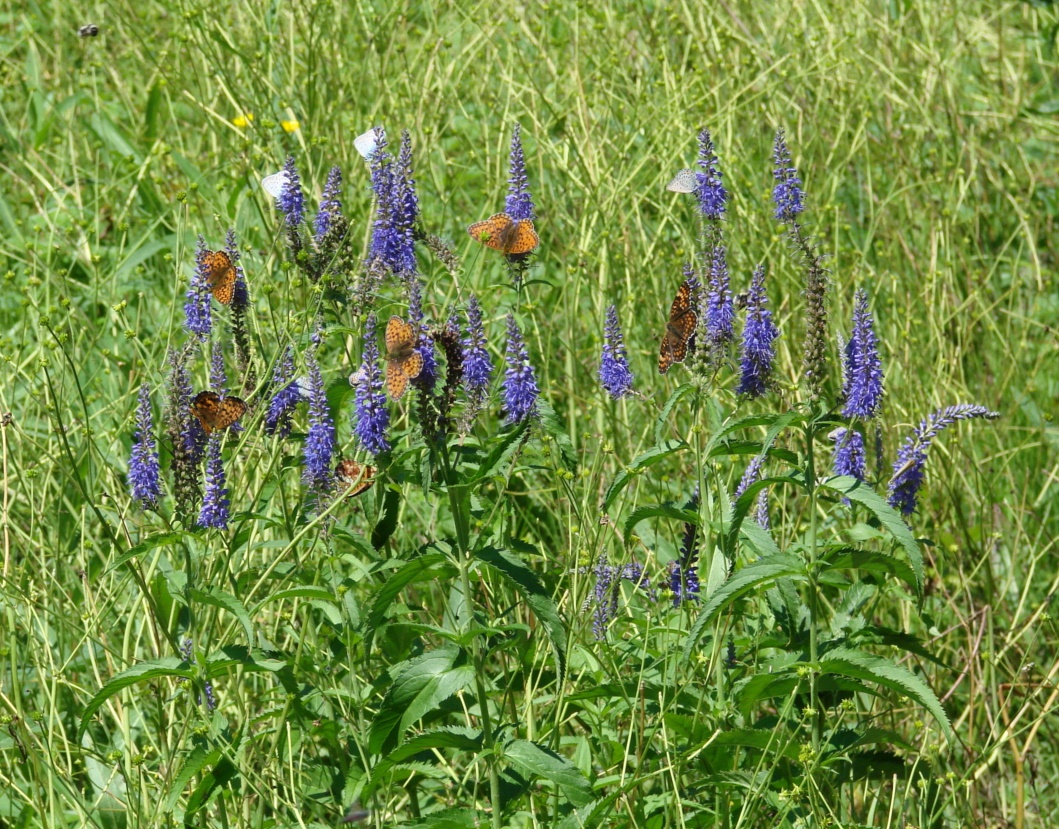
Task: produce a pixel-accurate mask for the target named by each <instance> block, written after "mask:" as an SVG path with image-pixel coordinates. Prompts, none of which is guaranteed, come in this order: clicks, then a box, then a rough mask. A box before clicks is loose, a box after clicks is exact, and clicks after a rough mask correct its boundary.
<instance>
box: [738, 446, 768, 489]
mask: <svg viewBox="0 0 1059 829" xmlns="http://www.w3.org/2000/svg"><path fill="white" fill-rule="evenodd" d="M765 457H766V456H765V455H755V456H754V459H753V460H752V461H750V463H748V464H747V467H746V471H745V472H743V477H742V478H740V479H739V485H738V486H736V488H735V497H736V499H738V498H739V497H740V496H741V495H742V494H743V493H744V492H746V491H747V490H748V489H750V487H751V486H752V485H753V484H755V483H756V482H757V479H758V478H759V477H760V476H761V468H762V467H763V466H764V465H765Z"/></svg>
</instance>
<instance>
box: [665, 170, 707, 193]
mask: <svg viewBox="0 0 1059 829" xmlns="http://www.w3.org/2000/svg"><path fill="white" fill-rule="evenodd" d="M698 189H699V175H698V173H696V172H695V171H694V170H681V171H680V172H679V173H677V174H676V175H675V176H673V180H672V181H671V182H669V184H667V185H666V190H671V191H672V192H674V193H694V192H695V191H696V190H698Z"/></svg>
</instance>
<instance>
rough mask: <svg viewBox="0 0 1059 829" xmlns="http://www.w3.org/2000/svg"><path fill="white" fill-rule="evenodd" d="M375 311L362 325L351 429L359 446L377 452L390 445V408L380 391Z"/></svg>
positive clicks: (386, 449) (372, 452)
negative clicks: (354, 423)
mask: <svg viewBox="0 0 1059 829" xmlns="http://www.w3.org/2000/svg"><path fill="white" fill-rule="evenodd" d="M375 325H376V323H375V315H374V314H369V315H368V320H367V323H366V324H365V326H364V356H363V359H362V361H361V365H360V370H359V371H358V372H357V373H358V375H359V378H358V381H357V389H356V415H357V422H356V425H355V426H354V427H353V431H354V432H355V433H356V435H357V439H358V440H359V441H360V444H361V446H363V447H364V448H365V449H367V450H368V451H369V452H371V454H373V455H378V454H379V453H380V452H386V451H389V449H390V444H389V442H388V441H387V440H386V429H387V427H388V426H389V425H390V411H389V409H387V408H386V395H385V394H383V392H382V372H381V371H379V346H378V343H376V341H375V337H376V334H375Z"/></svg>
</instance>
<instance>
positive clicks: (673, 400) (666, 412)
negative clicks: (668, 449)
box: [655, 383, 695, 444]
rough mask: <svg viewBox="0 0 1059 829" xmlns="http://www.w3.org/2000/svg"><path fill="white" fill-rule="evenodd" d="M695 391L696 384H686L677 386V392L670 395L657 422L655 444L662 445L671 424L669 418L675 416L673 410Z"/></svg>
mask: <svg viewBox="0 0 1059 829" xmlns="http://www.w3.org/2000/svg"><path fill="white" fill-rule="evenodd" d="M694 390H695V385H694V383H684V384H683V385H681V386H677V388H676V390H675V391H674V392H673V393H672V394H671V395H669V399H668V400H666V402H665V405H663V406H662V411H661V412H659V413H658V417H657V419H656V420H655V443H657V444H661V443H662V439H663V438H664V437H665V431H666V424H667V423H669V416H670V415H671V414H673V409H674V408H675V407H676V405H677V403H679V402H680V401H681V400H683V399H684V398H685V397H687V395H689V394H691V392H693V391H694Z"/></svg>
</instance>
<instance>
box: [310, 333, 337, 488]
mask: <svg viewBox="0 0 1059 829" xmlns="http://www.w3.org/2000/svg"><path fill="white" fill-rule="evenodd" d="M305 362H306V366H307V368H308V370H309V431H308V433H307V434H306V435H305V473H304V475H303V476H302V477H303V479H304V481H305V485H306V486H307V487H308V488H309V490H310V491H311V492H312V493H313V495H314V496H316V497H320V496H321V495H324V494H326V493H328V492H330V491H331V489H332V487H333V486H334V473H333V472H332V471H331V470H332V466H333V464H332V463H331V461H332V459H333V458H334V454H335V424H334V421H332V420H331V412H330V410H329V409H328V406H327V392H326V390H325V389H324V378H323V374H321V372H320V365H319V363H317V362H316V353H315V350H313V351H310V352H309V355H308V356H307V357H306V360H305Z"/></svg>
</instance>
